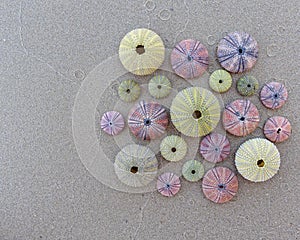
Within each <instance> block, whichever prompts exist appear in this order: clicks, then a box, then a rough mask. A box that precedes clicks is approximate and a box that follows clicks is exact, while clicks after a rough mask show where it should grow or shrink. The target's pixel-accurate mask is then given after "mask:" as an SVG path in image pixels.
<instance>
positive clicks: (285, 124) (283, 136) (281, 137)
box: [264, 116, 292, 143]
mask: <svg viewBox="0 0 300 240" xmlns="http://www.w3.org/2000/svg"><path fill="white" fill-rule="evenodd" d="M291 133H292V127H291V124H290V122H289V120H288V119H287V118H285V117H281V116H275V117H271V118H269V119H268V120H267V121H266V123H265V125H264V134H265V136H266V138H267V139H269V140H270V141H272V142H275V143H279V142H283V141H285V140H287V139H288V138H289V137H290V135H291Z"/></svg>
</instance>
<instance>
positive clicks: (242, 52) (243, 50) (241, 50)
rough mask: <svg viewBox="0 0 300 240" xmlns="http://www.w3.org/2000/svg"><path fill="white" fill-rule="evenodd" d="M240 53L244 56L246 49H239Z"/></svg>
mask: <svg viewBox="0 0 300 240" xmlns="http://www.w3.org/2000/svg"><path fill="white" fill-rule="evenodd" d="M238 51H239V54H240V55H242V54H244V52H245V49H244V48H243V47H239V49H238Z"/></svg>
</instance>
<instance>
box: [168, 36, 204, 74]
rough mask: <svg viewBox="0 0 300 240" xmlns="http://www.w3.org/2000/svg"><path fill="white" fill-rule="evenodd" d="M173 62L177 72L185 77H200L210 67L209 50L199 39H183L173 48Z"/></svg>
mask: <svg viewBox="0 0 300 240" xmlns="http://www.w3.org/2000/svg"><path fill="white" fill-rule="evenodd" d="M171 64H172V68H173V70H174V71H175V73H176V74H177V75H179V76H180V77H183V78H184V79H191V78H195V77H199V76H201V75H202V74H203V73H204V72H205V70H206V69H207V68H208V64H209V58H208V51H207V49H206V47H205V46H204V45H203V44H201V43H200V42H199V41H196V40H192V39H187V40H183V41H181V42H180V43H178V44H177V45H176V46H175V48H174V49H173V51H172V53H171Z"/></svg>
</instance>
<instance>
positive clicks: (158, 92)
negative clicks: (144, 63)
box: [148, 75, 172, 98]
mask: <svg viewBox="0 0 300 240" xmlns="http://www.w3.org/2000/svg"><path fill="white" fill-rule="evenodd" d="M148 88H149V93H150V94H151V96H152V97H155V98H164V97H166V96H168V95H169V94H170V92H171V89H172V86H171V82H170V81H169V79H168V78H167V77H166V76H163V75H157V76H154V77H153V78H151V80H150V81H149V85H148Z"/></svg>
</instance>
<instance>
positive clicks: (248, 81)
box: [237, 76, 259, 96]
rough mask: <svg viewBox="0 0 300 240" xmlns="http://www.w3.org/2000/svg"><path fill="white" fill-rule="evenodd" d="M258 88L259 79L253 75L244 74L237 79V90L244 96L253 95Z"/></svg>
mask: <svg viewBox="0 0 300 240" xmlns="http://www.w3.org/2000/svg"><path fill="white" fill-rule="evenodd" d="M258 88H259V84H258V81H257V79H256V78H255V77H253V76H243V77H241V78H240V79H239V80H238V81H237V90H238V92H239V94H241V95H242V96H252V95H253V94H254V93H255V92H256V91H257V90H258Z"/></svg>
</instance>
